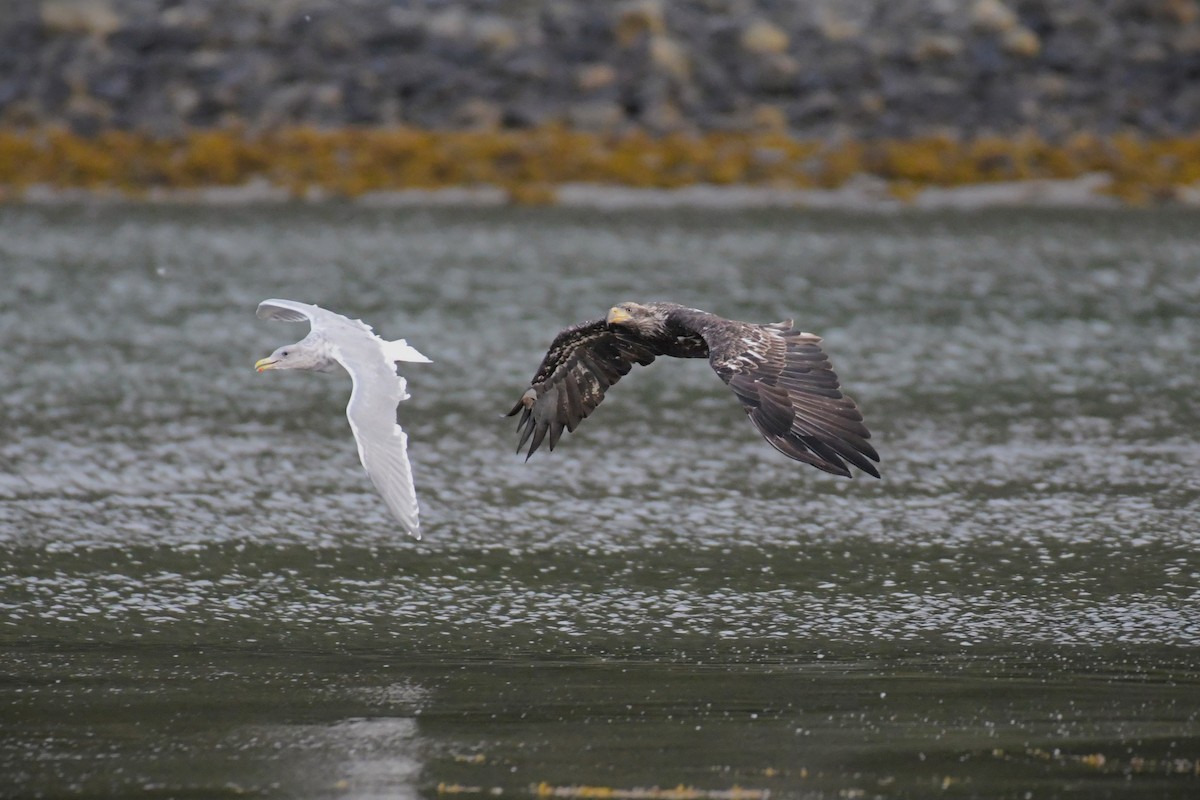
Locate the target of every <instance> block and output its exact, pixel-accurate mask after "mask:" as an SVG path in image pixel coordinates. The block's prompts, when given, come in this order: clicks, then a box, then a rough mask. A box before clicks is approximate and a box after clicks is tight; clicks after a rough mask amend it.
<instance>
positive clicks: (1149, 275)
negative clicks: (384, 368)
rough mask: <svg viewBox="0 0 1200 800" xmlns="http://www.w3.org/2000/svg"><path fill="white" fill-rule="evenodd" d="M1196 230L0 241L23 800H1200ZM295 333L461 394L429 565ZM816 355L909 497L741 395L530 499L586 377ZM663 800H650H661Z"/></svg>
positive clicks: (609, 424)
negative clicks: (569, 396)
mask: <svg viewBox="0 0 1200 800" xmlns="http://www.w3.org/2000/svg"><path fill="white" fill-rule="evenodd" d="M1198 231H1200V217H1198V216H1196V215H1195V214H1191V215H1189V214H1184V213H1178V214H1176V213H1167V212H1156V213H1139V212H1121V213H1101V212H1094V211H1089V212H1086V213H1085V212H1078V213H1068V212H1055V213H1047V212H1044V211H1039V212H989V213H981V214H971V215H956V214H937V215H932V214H930V215H904V214H899V215H885V216H874V215H845V214H833V213H827V214H812V213H803V212H784V211H774V212H716V211H712V212H686V211H663V212H644V211H643V212H638V213H620V212H609V213H596V212H585V211H581V210H577V211H567V210H506V209H500V210H495V209H493V210H439V211H424V210H413V209H399V210H387V209H362V208H355V207H353V206H341V205H325V206H305V207H286V206H274V207H264V208H250V209H247V208H234V209H222V208H191V207H142V206H112V207H99V208H43V209H37V208H20V207H8V208H4V209H0V275H2V280H0V337H2V341H3V342H4V347H3V349H0V375H2V376H3V378H2V379H0V423H2V424H0V431H2V432H0V455H2V456H3V458H2V459H0V563H2V565H3V569H2V571H0V647H2V650H0V659H2V663H3V672H2V674H0V714H2V717H3V724H2V725H0V773H2V774H3V775H5V776H6V778H5V785H4V786H3V787H0V795H2V796H53V797H80V796H84V797H107V796H113V795H125V796H148V797H178V796H185V795H190V796H197V797H215V796H235V795H236V796H267V797H348V798H358V797H408V796H430V795H435V794H441V795H443V796H445V795H453V794H461V795H465V796H468V797H471V796H495V795H501V796H514V795H515V796H530V795H533V794H558V795H560V796H583V795H586V794H589V793H591V794H593V796H594V795H595V794H596V793H604V792H608V793H609V796H612V797H629V796H643V797H649V798H654V797H680V798H682V797H695V798H725V797H743V798H755V800H757V798H761V797H763V796H764V795H766V794H770V795H771V796H773V797H777V798H778V797H788V798H792V797H795V798H826V797H828V798H841V797H851V798H854V797H876V796H879V797H926V796H947V797H1012V798H1023V797H1030V798H1044V797H1146V798H1158V797H1181V798H1182V797H1195V796H1200V721H1198V719H1197V715H1198V713H1200V556H1198V555H1197V544H1198V543H1200V521H1198V519H1200V441H1198V439H1200V233H1198ZM266 297H287V298H293V299H299V300H306V301H311V302H316V303H319V304H321V305H324V306H326V307H329V308H333V309H335V310H338V311H342V312H345V313H348V314H350V315H351V316H358V317H362V318H363V319H364V320H367V321H368V322H370V323H372V324H373V325H374V326H375V328H376V330H377V331H378V332H380V333H381V334H383V335H384V336H386V337H388V338H396V337H400V336H404V337H406V338H407V339H408V340H409V341H410V342H411V343H412V344H414V345H415V346H416V347H418V348H419V349H421V350H422V351H423V352H424V353H426V354H427V355H429V356H430V357H431V358H433V359H434V361H435V363H433V364H431V365H421V364H412V365H406V366H405V373H406V374H407V376H408V378H409V389H410V391H411V392H412V395H413V397H412V399H411V400H410V401H409V402H407V403H405V404H404V405H402V406H401V408H400V419H401V422H402V424H403V425H404V426H405V428H406V430H407V431H408V433H409V437H410V455H411V457H412V461H413V469H414V472H415V474H416V481H417V489H418V494H419V496H420V499H421V503H422V520H423V528H424V532H425V538H424V540H423V541H421V542H414V541H411V540H407V539H406V538H404V537H403V536H402V535H401V534H400V532H399V530H398V529H397V526H396V525H395V524H393V522H392V521H391V520H390V518H389V517H388V515H387V512H386V509H385V508H384V506H383V504H382V502H381V501H380V500H379V498H378V497H377V496H376V495H375V494H374V492H373V490H372V489H371V486H370V484H369V482H368V481H367V479H366V477H365V475H364V474H363V473H362V470H361V468H360V467H359V466H358V462H357V454H356V452H355V448H354V444H353V441H352V439H351V437H350V433H349V430H348V427H347V424H346V420H345V417H344V414H343V409H344V405H345V401H346V399H347V397H348V394H349V382H348V380H347V379H346V378H345V376H344V375H332V376H326V375H316V374H311V373H298V374H297V373H292V374H287V373H284V374H269V373H268V374H264V375H258V374H256V373H255V372H254V370H253V368H252V364H253V363H254V361H255V359H256V358H259V357H261V356H263V355H266V354H267V353H269V352H270V351H271V350H272V349H274V348H275V347H276V346H278V345H280V344H284V343H287V342H291V341H295V340H296V339H299V338H300V337H301V336H302V335H303V334H304V332H305V328H304V326H302V325H289V324H281V323H267V322H262V321H259V320H257V319H256V318H255V316H254V308H255V305H256V304H257V302H258V301H259V300H261V299H263V298H266ZM625 299H639V300H654V299H669V300H674V301H677V302H681V303H685V304H687V305H693V306H697V307H701V308H706V309H709V310H711V311H715V312H718V313H721V314H723V315H725V316H730V317H735V318H739V319H748V320H754V321H763V322H767V321H775V320H779V319H785V318H789V317H794V318H795V319H796V321H797V324H798V325H799V326H800V327H802V328H804V329H807V330H812V331H814V332H817V333H820V334H821V335H823V336H824V337H825V342H826V348H827V350H828V352H829V353H830V355H831V357H832V359H833V362H834V365H835V367H836V368H837V370H838V372H839V373H840V375H841V376H842V380H843V384H844V386H845V387H846V388H847V390H848V391H849V393H850V394H852V395H853V396H854V397H855V398H856V399H857V400H858V401H859V403H860V405H861V406H862V407H863V409H864V411H865V413H866V415H867V419H868V423H869V424H870V426H871V429H872V431H873V432H874V437H875V438H874V441H876V443H877V445H878V448H879V451H880V454H881V456H882V459H883V463H882V466H881V469H882V472H883V479H882V480H879V481H876V480H873V479H871V478H862V477H859V478H856V479H855V480H852V481H851V480H845V479H840V478H835V477H832V476H828V475H825V474H823V473H820V472H818V471H816V470H813V469H811V468H808V467H806V466H804V465H800V464H796V463H793V462H791V461H789V460H787V459H786V458H784V457H783V456H781V455H779V454H777V453H775V452H774V451H773V450H771V449H770V448H769V447H768V446H766V444H765V443H764V442H763V441H762V440H761V439H760V438H759V437H758V435H757V434H756V433H755V432H754V430H753V429H752V428H751V426H750V425H749V423H748V422H747V421H746V420H745V417H744V415H743V414H742V412H741V411H740V410H739V408H738V405H737V403H736V401H735V399H734V397H733V395H732V394H731V393H730V392H729V391H728V389H726V388H725V387H724V386H723V384H722V383H721V381H720V380H719V379H718V378H716V376H715V375H714V374H713V373H712V371H711V370H710V368H709V367H708V365H707V363H706V362H704V361H702V360H694V361H677V360H669V359H662V360H659V361H658V362H656V363H655V364H654V365H653V366H652V367H650V368H646V369H639V370H637V371H635V372H634V373H632V374H630V376H628V377H627V378H626V379H624V380H623V381H622V382H621V384H620V385H619V386H617V387H616V388H615V389H614V390H613V391H612V392H611V394H610V396H609V398H608V400H606V402H605V403H604V405H603V406H602V407H601V408H600V409H599V410H598V411H597V412H596V414H595V415H594V416H593V417H592V418H591V419H589V420H588V421H587V422H585V423H584V424H583V425H582V426H581V428H580V429H579V430H578V431H577V432H575V433H574V434H570V435H569V436H567V437H566V438H565V439H564V440H563V441H562V442H561V443H560V444H559V446H558V447H557V448H556V450H555V451H554V452H553V453H551V452H548V451H545V450H543V451H540V452H539V453H538V454H537V455H536V456H535V457H534V458H533V459H531V460H530V461H529V462H528V463H525V462H523V461H522V459H521V458H520V457H518V456H516V455H514V454H513V448H514V446H515V444H516V437H515V433H514V430H513V425H512V420H509V419H502V418H501V417H500V415H501V414H502V413H503V412H505V411H507V410H508V408H509V407H510V406H511V405H512V403H513V402H514V401H515V400H516V398H517V396H519V395H520V393H521V392H522V391H523V389H524V388H525V386H526V385H527V382H528V380H529V378H530V377H531V376H532V374H533V370H534V368H535V367H536V366H537V363H538V361H539V360H540V358H541V356H542V354H543V353H544V351H545V348H546V346H547V345H548V344H549V341H550V339H551V338H552V337H553V335H554V333H555V332H556V331H557V330H558V329H560V328H562V327H565V326H566V325H568V324H571V323H573V322H577V321H580V320H583V319H586V318H592V317H596V316H601V315H603V313H604V312H605V310H606V309H607V308H608V307H609V306H610V305H611V304H613V303H614V302H617V301H620V300H625ZM639 793H640V794H639Z"/></svg>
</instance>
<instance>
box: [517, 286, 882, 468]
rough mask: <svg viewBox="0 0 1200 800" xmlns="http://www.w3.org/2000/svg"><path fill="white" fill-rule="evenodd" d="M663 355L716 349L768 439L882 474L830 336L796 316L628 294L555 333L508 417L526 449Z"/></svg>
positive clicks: (719, 369) (719, 364)
mask: <svg viewBox="0 0 1200 800" xmlns="http://www.w3.org/2000/svg"><path fill="white" fill-rule="evenodd" d="M658 356H672V357H674V358H707V359H708V363H709V364H710V365H711V366H712V368H713V370H714V371H715V372H716V373H717V375H719V376H720V378H721V380H723V381H725V383H726V385H728V386H729V388H730V389H732V390H733V393H734V395H735V396H736V397H737V399H738V400H739V401H741V404H742V409H743V410H744V411H745V412H746V414H747V415H748V416H749V417H750V421H751V422H752V423H754V427H756V428H757V429H758V431H759V433H761V434H762V435H763V438H765V439H766V440H767V442H768V443H769V444H770V445H771V446H772V447H774V448H775V449H776V450H778V451H779V452H781V453H783V454H784V455H785V456H787V457H788V458H793V459H795V460H797V461H803V462H804V463H806V464H811V465H813V466H814V467H816V468H817V469H820V470H824V471H825V472H831V473H833V474H835V475H844V476H846V477H851V472H850V467H849V466H847V464H849V465H853V466H854V467H857V468H858V469H860V470H862V471H863V472H865V473H867V474H868V475H873V476H874V477H876V478H878V477H879V470H878V469H877V468H876V466H875V464H873V463H872V462H878V461H879V454H878V453H876V452H875V448H874V447H872V446H871V443H870V442H869V441H867V440H868V439H870V438H871V433H870V431H868V430H867V426H866V425H864V424H863V416H862V413H861V412H860V411H859V410H858V406H856V405H855V404H854V401H853V400H851V399H850V398H849V397H847V396H846V395H844V394H842V391H841V389H840V388H839V383H838V376H837V374H836V373H834V371H833V367H832V366H831V365H830V363H829V358H828V357H827V356H826V355H825V353H824V351H823V350H822V349H821V337H819V336H816V335H814V334H811V333H804V332H803V331H798V330H795V329H794V328H793V327H792V321H791V320H787V321H785V322H777V323H773V324H766V325H763V324H757V323H752V322H739V321H737V320H731V319H725V318H723V317H718V316H717V315H715V314H710V313H708V312H707V311H700V310H697V309H694V308H687V307H685V306H681V305H676V304H675V303H645V304H642V303H620V304H618V305H615V306H613V307H612V308H611V309H609V311H608V315H607V316H606V317H605V318H604V319H597V320H590V321H588V322H582V323H580V324H578V325H573V326H571V327H569V328H567V329H565V330H563V331H562V332H560V333H559V334H558V336H556V337H554V341H553V342H551V344H550V349H549V350H548V351H547V352H546V357H545V358H544V359H542V363H541V366H539V367H538V369H537V373H536V374H535V375H534V376H533V381H532V382H531V383H530V386H529V388H528V389H526V390H525V392H524V393H523V394H522V395H521V398H520V399H519V400H518V401H517V404H516V405H515V406H513V408H512V411H510V412H508V414H507V416H510V417H511V416H514V415H515V414H517V413H520V414H521V417H520V419H519V420H518V422H517V430H518V431H519V432H520V440H519V442H518V444H517V452H520V451H521V448H523V447H524V446H525V443H526V442H529V449H528V451H527V452H526V455H525V458H526V460H528V459H529V457H530V456H532V455H533V453H534V452H535V451H536V450H537V449H538V447H539V446H540V445H541V444H542V442H543V441H546V440H548V443H549V446H550V449H551V450H553V449H554V445H555V444H557V443H558V439H559V437H560V436H562V432H563V429H566V430H567V431H573V430H575V428H576V427H578V426H579V423H580V422H582V421H583V420H584V419H585V418H586V417H587V416H588V415H589V414H591V413H592V412H593V411H594V410H595V409H596V407H597V406H598V405H600V402H601V401H602V400H603V399H604V393H605V392H606V391H608V389H609V387H610V386H612V385H613V384H614V383H616V382H617V381H619V380H620V379H621V377H622V376H623V375H625V374H627V373H628V372H629V370H630V369H631V368H632V367H633V365H634V364H641V365H643V366H645V365H647V364H649V363H651V362H652V361H654V359H655V358H656V357H658Z"/></svg>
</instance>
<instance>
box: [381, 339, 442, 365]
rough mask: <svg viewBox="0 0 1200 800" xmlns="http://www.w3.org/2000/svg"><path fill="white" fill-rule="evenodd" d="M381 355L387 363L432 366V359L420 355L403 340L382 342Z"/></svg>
mask: <svg viewBox="0 0 1200 800" xmlns="http://www.w3.org/2000/svg"><path fill="white" fill-rule="evenodd" d="M383 354H384V356H385V357H386V358H387V359H388V361H414V362H416V363H418V364H432V363H433V359H430V358H426V357H425V356H423V355H421V353H420V352H419V351H418V350H417V348H415V347H413V346H411V345H410V344H409V343H408V342H406V341H404V340H403V339H397V340H396V341H394V342H388V341H384V343H383Z"/></svg>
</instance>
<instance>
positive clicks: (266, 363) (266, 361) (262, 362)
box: [254, 357, 275, 372]
mask: <svg viewBox="0 0 1200 800" xmlns="http://www.w3.org/2000/svg"><path fill="white" fill-rule="evenodd" d="M273 366H275V362H274V361H272V360H271V359H270V357H267V358H260V359H259V360H258V361H255V362H254V368H255V369H256V370H258V371H259V372H262V371H263V370H264V369H270V368H271V367H273Z"/></svg>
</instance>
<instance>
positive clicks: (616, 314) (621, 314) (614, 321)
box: [604, 306, 633, 325]
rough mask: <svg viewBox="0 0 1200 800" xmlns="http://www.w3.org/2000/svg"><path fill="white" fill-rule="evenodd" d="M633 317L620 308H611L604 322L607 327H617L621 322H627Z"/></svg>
mask: <svg viewBox="0 0 1200 800" xmlns="http://www.w3.org/2000/svg"><path fill="white" fill-rule="evenodd" d="M631 319H633V317H631V316H629V312H628V311H626V310H625V309H623V308H621V307H620V306H613V307H612V308H610V309H609V310H608V316H607V317H605V318H604V321H605V322H607V323H608V324H609V325H619V324H620V323H622V322H629V320H631Z"/></svg>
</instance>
